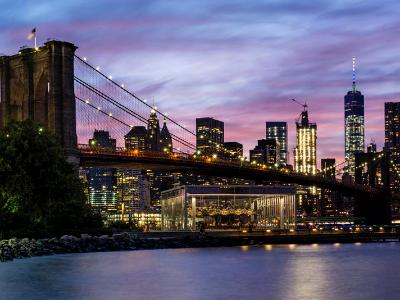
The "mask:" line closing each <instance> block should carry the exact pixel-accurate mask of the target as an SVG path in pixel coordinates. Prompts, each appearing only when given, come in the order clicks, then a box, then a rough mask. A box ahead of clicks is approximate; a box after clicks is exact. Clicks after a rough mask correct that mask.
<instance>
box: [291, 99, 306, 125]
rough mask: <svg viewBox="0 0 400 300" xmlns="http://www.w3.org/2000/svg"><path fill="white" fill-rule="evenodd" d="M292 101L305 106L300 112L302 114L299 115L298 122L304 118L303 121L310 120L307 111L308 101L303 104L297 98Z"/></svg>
mask: <svg viewBox="0 0 400 300" xmlns="http://www.w3.org/2000/svg"><path fill="white" fill-rule="evenodd" d="M292 101H293V102H294V103H297V104H298V105H300V106H302V107H303V111H302V112H301V113H300V115H299V116H298V117H297V120H296V122H297V123H299V122H300V119H302V121H303V119H304V120H306V122H308V113H307V108H308V105H307V102H304V104H302V103H300V102H299V101H297V100H296V99H292Z"/></svg>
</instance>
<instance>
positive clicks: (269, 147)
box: [250, 139, 281, 167]
mask: <svg viewBox="0 0 400 300" xmlns="http://www.w3.org/2000/svg"><path fill="white" fill-rule="evenodd" d="M280 153H281V151H280V145H279V142H278V141H277V140H276V139H261V140H258V142H257V146H255V147H254V149H253V150H250V162H251V163H253V164H267V165H273V166H276V167H277V166H278V165H279V164H280V161H281V160H280Z"/></svg>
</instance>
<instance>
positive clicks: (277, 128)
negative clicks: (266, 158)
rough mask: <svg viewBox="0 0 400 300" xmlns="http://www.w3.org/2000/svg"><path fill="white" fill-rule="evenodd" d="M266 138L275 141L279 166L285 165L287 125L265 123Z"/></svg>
mask: <svg viewBox="0 0 400 300" xmlns="http://www.w3.org/2000/svg"><path fill="white" fill-rule="evenodd" d="M265 125H266V138H267V139H275V140H276V141H277V142H278V143H279V147H280V164H282V165H286V164H287V161H288V157H287V154H288V152H287V149H288V139H287V123H286V122H266V123H265Z"/></svg>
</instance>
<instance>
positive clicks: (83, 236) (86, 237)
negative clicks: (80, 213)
mask: <svg viewBox="0 0 400 300" xmlns="http://www.w3.org/2000/svg"><path fill="white" fill-rule="evenodd" d="M90 238H91V236H90V235H89V234H87V233H82V234H81V239H82V240H87V239H90Z"/></svg>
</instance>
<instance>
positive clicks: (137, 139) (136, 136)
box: [124, 126, 147, 150]
mask: <svg viewBox="0 0 400 300" xmlns="http://www.w3.org/2000/svg"><path fill="white" fill-rule="evenodd" d="M124 139H125V148H126V149H137V150H145V149H146V147H147V130H146V127H144V126H134V127H132V129H131V130H130V131H129V132H128V133H127V134H126V135H125V137H124Z"/></svg>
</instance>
